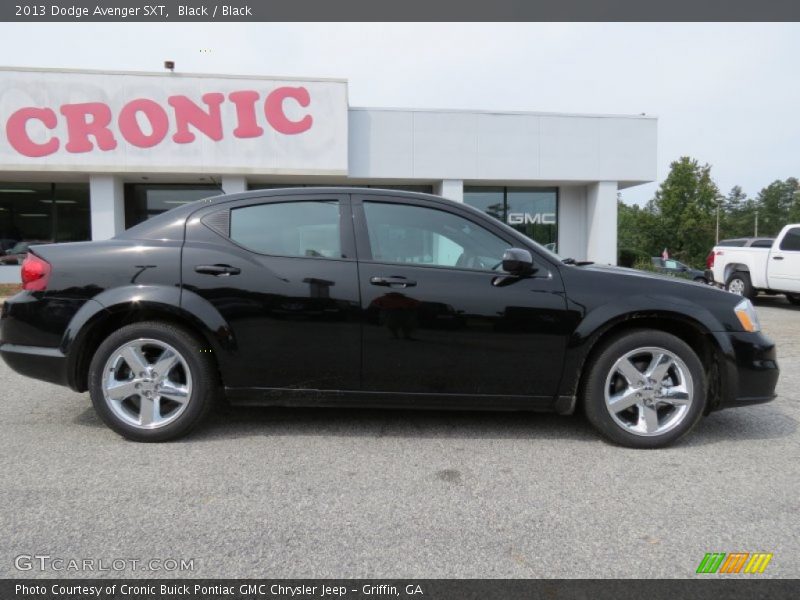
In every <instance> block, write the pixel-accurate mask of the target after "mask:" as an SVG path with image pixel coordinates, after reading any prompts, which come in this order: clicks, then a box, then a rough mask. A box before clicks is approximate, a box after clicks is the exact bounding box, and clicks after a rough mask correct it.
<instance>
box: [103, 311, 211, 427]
mask: <svg viewBox="0 0 800 600" xmlns="http://www.w3.org/2000/svg"><path fill="white" fill-rule="evenodd" d="M141 338H147V339H152V340H157V341H159V342H161V343H164V344H168V345H169V346H171V347H172V348H174V349H175V350H177V352H178V353H179V354H180V355H181V357H182V358H183V360H184V363H185V365H186V366H187V367H188V370H189V372H190V376H191V382H192V385H191V393H190V394H189V395H188V399H187V400H186V402H185V408H183V410H182V412H181V413H180V414H178V415H177V416H176V417H175V418H174V420H173V421H171V422H169V423H167V424H165V425H162V426H158V427H156V428H152V429H145V428H142V427H140V426H135V425H131V424H129V423H128V422H126V421H125V420H123V419H122V418H121V417H120V416H118V415H117V414H115V412H114V411H113V410H112V409H111V407H110V406H109V402H108V401H106V398H105V394H104V392H103V376H104V375H105V373H104V369H105V365H106V362H107V361H109V360H110V359H111V357H112V354H114V353H115V351H116V350H118V349H119V348H120V347H122V346H123V345H124V344H126V343H127V342H131V341H134V340H138V339H141ZM203 349H205V344H204V343H203V342H202V340H200V339H198V338H197V337H196V336H195V335H193V334H192V333H190V332H189V331H187V330H185V329H183V328H181V327H177V326H175V325H172V324H167V323H160V322H156V321H147V322H142V323H133V324H131V325H127V326H125V327H122V328H121V329H119V330H118V331H115V332H114V333H112V334H111V335H110V336H108V338H106V339H105V340H104V341H103V342H102V343H101V344H100V346H99V347H98V349H97V351H96V352H95V354H94V357H93V358H92V362H91V364H90V366H89V393H90V395H91V398H92V404H93V405H94V409H95V411H96V412H97V414H98V415H99V416H100V418H101V419H102V420H103V422H104V423H105V424H106V425H108V426H109V427H110V428H111V429H113V430H114V431H116V432H117V433H119V434H120V435H122V436H123V437H126V438H128V439H129V440H134V441H137V442H164V441H169V440H174V439H177V438H179V437H181V436H184V435H186V434H187V433H189V432H190V431H191V430H192V429H194V428H195V427H197V425H199V424H200V422H201V421H202V420H203V419H204V418H205V417H206V415H207V414H208V412H209V410H210V409H211V407H212V405H213V404H214V403H215V400H216V399H217V396H218V395H219V389H220V388H219V381H218V375H217V370H216V366H215V364H214V361H213V358H212V357H211V354H208V353H205V352H201V350H203ZM182 368H183V367H182V366H181V369H182ZM136 400H137V397H134V398H133V401H134V402H136ZM139 401H141V400H139ZM126 402H129V400H126Z"/></svg>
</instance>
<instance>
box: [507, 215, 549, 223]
mask: <svg viewBox="0 0 800 600" xmlns="http://www.w3.org/2000/svg"><path fill="white" fill-rule="evenodd" d="M508 224H509V225H528V224H531V225H555V224H556V215H555V213H534V214H531V213H508Z"/></svg>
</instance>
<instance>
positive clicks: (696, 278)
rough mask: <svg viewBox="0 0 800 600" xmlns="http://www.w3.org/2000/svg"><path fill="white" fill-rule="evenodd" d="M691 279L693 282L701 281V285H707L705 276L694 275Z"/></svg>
mask: <svg viewBox="0 0 800 600" xmlns="http://www.w3.org/2000/svg"><path fill="white" fill-rule="evenodd" d="M692 281H694V282H695V283H702V284H703V285H708V279H706V278H705V277H695V278H694V279H693V280H692Z"/></svg>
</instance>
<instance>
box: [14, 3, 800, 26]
mask: <svg viewBox="0 0 800 600" xmlns="http://www.w3.org/2000/svg"><path fill="white" fill-rule="evenodd" d="M0 21H10V22H14V21H17V22H42V23H44V22H56V21H61V22H67V21H71V22H76V21H77V22H80V21H93V22H149V23H155V22H191V21H194V22H213V21H221V22H222V21H228V22H230V21H242V22H303V21H331V22H335V21H362V22H369V21H372V22H377V21H417V22H423V21H428V22H447V21H463V22H469V21H494V22H499V21H594V22H602V21H626V22H632V21H651V22H653V21H683V22H689V21H731V22H733V21H741V22H745V21H800V2H798V0H758V1H756V0H302V1H299V0H229V1H228V2H220V1H216V0H196V1H194V2H191V1H189V2H175V1H173V0H148V2H135V1H134V0H127V1H126V0H92V1H86V0H57V1H46V0H38V1H37V0H34V1H31V2H24V1H21V0H7V1H4V2H2V3H0Z"/></svg>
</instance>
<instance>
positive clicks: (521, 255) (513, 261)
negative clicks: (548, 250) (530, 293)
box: [503, 248, 537, 277]
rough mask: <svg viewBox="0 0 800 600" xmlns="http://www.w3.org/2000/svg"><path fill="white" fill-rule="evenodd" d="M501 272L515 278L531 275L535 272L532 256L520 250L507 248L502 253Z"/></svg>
mask: <svg viewBox="0 0 800 600" xmlns="http://www.w3.org/2000/svg"><path fill="white" fill-rule="evenodd" d="M503 271H505V272H506V273H509V274H510V275H515V276H516V277H525V276H527V275H532V274H533V273H535V272H536V271H537V269H536V267H534V266H533V256H531V253H530V252H528V251H527V250H524V249H522V248H509V249H508V250H506V251H505V252H504V253H503Z"/></svg>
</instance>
